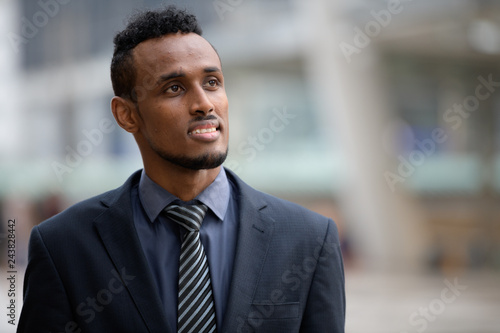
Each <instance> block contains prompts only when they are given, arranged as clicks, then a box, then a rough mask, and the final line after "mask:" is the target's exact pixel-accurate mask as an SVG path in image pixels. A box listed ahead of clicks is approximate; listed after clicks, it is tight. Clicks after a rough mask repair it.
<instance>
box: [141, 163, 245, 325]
mask: <svg viewBox="0 0 500 333" xmlns="http://www.w3.org/2000/svg"><path fill="white" fill-rule="evenodd" d="M235 191H236V188H235V186H234V184H232V183H231V182H230V181H229V179H228V178H227V176H226V172H225V171H224V168H221V171H220V172H219V174H218V175H217V177H216V178H215V180H214V181H213V183H212V184H210V185H209V186H208V187H207V188H206V189H205V190H204V191H203V192H202V193H200V194H199V195H198V196H197V197H196V198H195V199H193V201H195V200H198V201H200V202H202V203H203V204H205V205H206V206H207V207H208V208H209V209H208V211H207V214H206V215H205V218H204V219H203V223H202V226H201V229H200V238H201V242H202V244H203V246H204V248H205V253H206V255H207V259H208V265H209V268H210V278H211V281H212V292H213V295H214V302H215V315H216V319H217V327H219V328H220V327H221V326H222V320H223V318H224V313H225V312H226V306H227V300H228V296H229V286H230V283H231V277H232V270H233V261H234V256H235V249H236V240H237V231H238V214H237V212H238V207H237V201H236V199H235V198H236V193H235ZM174 201H177V202H180V203H183V202H182V201H181V200H180V199H179V198H177V197H176V196H174V195H173V194H171V193H169V192H168V191H167V190H165V189H164V188H162V187H161V186H160V185H158V184H156V183H155V182H153V181H152V180H151V179H150V178H149V177H148V176H147V175H146V173H145V171H144V170H143V171H142V175H141V180H140V182H139V185H138V186H136V187H135V188H134V189H133V190H132V205H133V212H134V224H135V227H136V230H137V234H138V236H139V239H140V241H141V245H142V249H143V251H144V254H145V255H146V258H147V260H148V263H149V267H150V269H151V272H152V274H153V277H154V280H155V281H156V286H157V288H158V293H159V295H160V299H161V300H162V302H163V306H164V309H165V314H166V317H167V322H168V323H169V325H170V327H171V330H172V331H173V332H175V331H177V294H178V286H177V282H178V276H179V256H180V249H181V237H182V235H181V233H182V232H184V231H183V230H181V228H180V227H179V225H178V224H177V223H175V222H174V221H172V220H170V219H169V218H168V217H165V216H163V214H160V213H161V212H162V210H163V209H164V208H165V207H166V206H168V205H169V204H171V203H173V202H174ZM189 203H193V202H192V201H190V202H188V203H187V204H189Z"/></svg>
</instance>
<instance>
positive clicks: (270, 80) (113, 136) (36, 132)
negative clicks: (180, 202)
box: [0, 0, 500, 268]
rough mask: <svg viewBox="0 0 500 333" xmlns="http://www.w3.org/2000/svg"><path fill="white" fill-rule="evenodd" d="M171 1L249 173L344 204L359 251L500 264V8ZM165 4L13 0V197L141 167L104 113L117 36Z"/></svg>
mask: <svg viewBox="0 0 500 333" xmlns="http://www.w3.org/2000/svg"><path fill="white" fill-rule="evenodd" d="M168 3H177V4H179V5H181V6H183V7H187V8H188V9H190V10H192V11H193V12H194V13H195V14H196V15H197V16H198V17H199V19H200V21H201V24H202V26H203V27H204V36H205V37H206V38H207V39H208V40H209V41H210V42H211V43H212V44H213V45H214V46H215V48H216V49H217V50H218V52H219V54H220V55H221V58H222V63H223V67H224V73H225V77H226V85H227V93H228V97H229V102H230V119H231V142H230V155H229V156H230V157H229V160H228V161H227V163H226V165H227V166H228V167H229V168H231V169H233V170H235V171H236V172H237V173H238V174H239V175H240V176H241V177H242V178H243V179H244V180H246V181H247V182H248V183H250V184H251V185H253V186H255V187H257V188H259V189H262V190H264V191H266V192H270V193H273V194H276V195H278V196H281V197H284V198H287V199H290V200H293V201H296V202H299V203H301V204H303V205H305V206H308V207H310V208H312V209H314V210H317V211H319V212H321V213H323V214H325V215H328V216H331V217H333V218H334V219H335V220H336V221H337V223H338V224H339V227H340V229H341V234H342V237H343V239H344V240H345V246H346V254H348V253H350V254H352V255H353V258H354V259H356V260H355V261H356V262H359V263H361V264H362V265H365V266H384V267H402V266H409V267H411V268H422V267H427V266H432V267H439V268H448V267H462V268H463V267H467V268H470V267H496V268H500V245H499V244H500V208H499V205H498V202H499V201H498V199H499V195H500V92H499V91H497V90H500V68H499V67H498V63H499V62H498V60H499V57H500V20H499V19H498V18H499V17H500V15H499V13H500V4H498V3H497V2H494V1H486V0H484V1H479V0H478V1H461V0H443V1H439V2H436V1H432V0H425V1H405V2H401V3H400V4H399V5H395V4H394V2H387V1H373V0H366V1H362V0H358V1H347V0H346V1H327V0H314V1H307V2H306V1H300V0H271V1H269V0H267V1H264V0H259V1H256V0H252V1H245V0H240V1H235V0H233V1H229V0H216V1H196V0H189V1H169V2H168ZM164 4H165V2H162V1H153V0H144V1H130V0H127V1H118V0H111V1H97V0H89V1H85V2H82V1H70V0H64V1H63V0H46V1H44V0H41V1H36V2H35V1H27V0H22V1H14V0H2V1H0V6H1V7H2V8H1V9H2V10H1V11H0V12H1V13H4V15H3V16H5V17H4V19H3V20H0V22H1V23H0V24H2V25H3V27H2V31H3V32H4V33H5V34H7V36H8V37H9V38H3V39H2V46H1V47H0V58H1V59H3V60H4V61H2V62H0V66H1V68H2V73H5V76H3V80H0V85H1V86H2V89H0V92H1V93H2V94H4V98H2V99H0V100H1V101H2V103H3V105H2V107H1V108H0V115H1V116H2V121H1V122H0V126H2V131H0V136H1V137H2V140H1V141H0V155H1V159H0V170H1V171H2V173H1V174H2V175H3V176H2V178H1V179H0V184H1V188H2V191H3V193H2V195H3V196H4V197H6V196H10V195H12V193H22V194H25V195H28V196H29V197H31V198H33V200H34V201H37V200H38V201H40V200H43V199H42V197H44V196H49V195H50V196H53V195H55V194H58V193H62V194H64V197H65V198H66V204H70V203H72V202H74V201H77V200H80V199H82V198H85V197H88V196H90V195H93V194H97V193H100V192H103V191H105V190H108V189H110V188H113V187H116V186H118V185H120V184H121V183H122V182H123V181H124V180H125V179H126V177H128V175H129V174H130V173H131V172H133V171H134V170H136V169H138V168H140V167H141V160H140V155H139V152H138V150H137V148H136V146H135V143H134V142H133V138H132V137H131V136H130V135H128V133H125V132H124V131H122V130H121V129H120V128H119V127H118V126H116V125H113V124H114V120H113V118H112V114H111V112H110V110H109V102H110V99H111V97H112V96H113V94H112V90H111V82H110V79H109V64H110V59H111V54H112V38H113V36H114V34H115V33H116V32H117V31H119V30H120V29H122V28H123V26H124V22H125V18H126V17H127V16H128V15H129V14H130V13H132V12H133V11H134V10H135V9H137V8H144V7H151V8H154V7H158V6H160V5H164ZM480 87H482V88H480ZM34 222H35V223H36V222H38V221H34Z"/></svg>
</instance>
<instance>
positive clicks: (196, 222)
mask: <svg viewBox="0 0 500 333" xmlns="http://www.w3.org/2000/svg"><path fill="white" fill-rule="evenodd" d="M207 209H208V208H207V206H205V205H203V204H198V205H187V206H179V205H169V206H167V208H165V210H164V212H165V214H166V215H167V216H168V217H169V218H170V219H172V220H173V221H175V222H177V223H178V224H180V225H181V226H182V227H184V228H185V229H186V230H188V231H189V232H193V231H199V230H200V227H201V222H202V221H203V217H204V216H205V213H206V212H207Z"/></svg>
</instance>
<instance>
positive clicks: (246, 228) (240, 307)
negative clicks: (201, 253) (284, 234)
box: [221, 170, 275, 332]
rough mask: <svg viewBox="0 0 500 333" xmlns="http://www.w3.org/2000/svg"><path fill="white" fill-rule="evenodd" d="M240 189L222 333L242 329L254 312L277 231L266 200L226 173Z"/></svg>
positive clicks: (232, 175)
mask: <svg viewBox="0 0 500 333" xmlns="http://www.w3.org/2000/svg"><path fill="white" fill-rule="evenodd" d="M226 172H227V174H228V177H230V179H231V180H232V181H233V183H234V184H235V185H236V187H237V190H238V191H237V193H238V207H239V229H238V240H237V244H238V245H237V250H236V255H235V259H234V267H233V277H232V281H231V286H230V291H229V298H228V305H227V311H226V314H225V318H224V322H223V327H222V328H221V331H223V332H226V331H227V332H229V331H231V332H232V331H234V330H236V329H237V327H240V328H241V325H243V324H244V323H245V322H246V320H247V318H248V314H249V313H250V306H251V303H252V301H253V299H254V297H255V292H256V290H257V285H258V282H259V279H260V276H261V271H262V266H263V264H264V261H265V259H266V256H267V253H268V248H269V244H270V242H271V239H272V236H273V231H274V222H275V221H274V220H273V219H272V218H271V217H269V216H268V215H267V214H265V209H266V207H267V203H266V201H265V200H264V199H263V195H262V194H260V192H258V191H256V190H254V189H253V188H251V187H250V186H248V185H247V184H245V183H244V182H243V181H242V180H241V179H240V178H239V177H237V176H236V175H235V174H234V173H233V172H231V171H229V170H226Z"/></svg>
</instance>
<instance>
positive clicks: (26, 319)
mask: <svg viewBox="0 0 500 333" xmlns="http://www.w3.org/2000/svg"><path fill="white" fill-rule="evenodd" d="M17 332H18V333H28V332H29V333H32V332H37V333H49V332H52V333H56V332H57V333H58V332H75V333H76V332H79V329H78V328H77V325H76V323H75V322H74V320H73V315H72V311H71V306H70V304H69V301H68V297H67V294H66V291H65V289H64V286H63V283H62V281H61V278H60V276H59V274H58V272H57V269H56V267H55V265H54V262H53V260H52V257H51V254H50V253H49V251H48V250H47V247H46V246H45V243H44V241H43V238H42V235H41V233H40V231H39V228H38V227H34V228H33V230H32V231H31V236H30V241H29V252H28V267H27V269H26V274H25V276H24V304H23V308H22V311H21V316H20V318H19V325H18V328H17Z"/></svg>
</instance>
